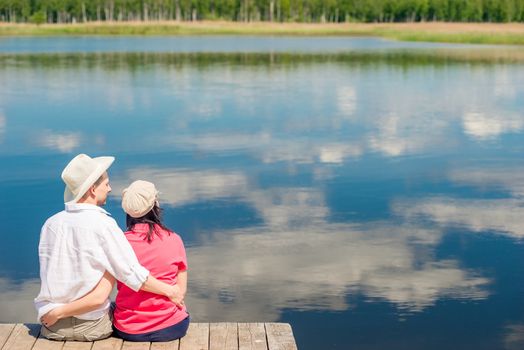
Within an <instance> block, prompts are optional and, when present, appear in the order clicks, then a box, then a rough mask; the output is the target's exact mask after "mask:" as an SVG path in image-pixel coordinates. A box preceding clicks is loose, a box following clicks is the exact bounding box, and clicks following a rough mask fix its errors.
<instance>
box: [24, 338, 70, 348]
mask: <svg viewBox="0 0 524 350" xmlns="http://www.w3.org/2000/svg"><path fill="white" fill-rule="evenodd" d="M63 347H64V342H63V341H57V340H49V339H46V338H44V337H43V336H40V337H38V339H37V340H36V342H35V344H34V345H33V349H32V350H62V348H63Z"/></svg>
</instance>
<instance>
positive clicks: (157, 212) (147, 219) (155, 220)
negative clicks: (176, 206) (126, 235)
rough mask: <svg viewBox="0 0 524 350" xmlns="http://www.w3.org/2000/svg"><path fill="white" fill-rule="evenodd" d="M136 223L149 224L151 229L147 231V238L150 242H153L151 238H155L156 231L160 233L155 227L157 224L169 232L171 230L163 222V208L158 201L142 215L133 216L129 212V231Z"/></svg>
mask: <svg viewBox="0 0 524 350" xmlns="http://www.w3.org/2000/svg"><path fill="white" fill-rule="evenodd" d="M136 224H148V225H149V231H148V232H147V234H146V238H145V240H147V241H148V242H151V240H152V239H153V233H155V234H156V235H160V232H158V231H157V227H155V225H158V226H160V228H162V229H163V230H166V231H168V232H170V231H171V230H170V229H168V228H167V227H166V226H165V225H164V224H163V223H162V208H160V207H159V206H158V204H157V203H155V205H154V206H153V208H152V209H151V210H150V211H149V212H148V213H147V214H146V215H144V216H142V217H139V218H133V217H131V216H129V214H127V215H126V226H127V230H128V231H133V227H134V226H135V225H136Z"/></svg>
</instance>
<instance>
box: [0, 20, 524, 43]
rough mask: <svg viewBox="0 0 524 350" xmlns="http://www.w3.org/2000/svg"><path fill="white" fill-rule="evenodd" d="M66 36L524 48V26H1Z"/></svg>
mask: <svg viewBox="0 0 524 350" xmlns="http://www.w3.org/2000/svg"><path fill="white" fill-rule="evenodd" d="M54 35H57V36H68V35H290V36H375V37H382V38H387V39H393V40H402V41H427V42H447V43H471V44H505V45H524V23H447V22H418V23H337V24H334V23H323V24H319V23H268V22H249V23H244V22H227V21H197V22H176V21H164V22H88V23H76V24H41V25H36V24H12V23H1V22H0V37H11V36H54Z"/></svg>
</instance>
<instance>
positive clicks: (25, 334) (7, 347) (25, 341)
mask: <svg viewBox="0 0 524 350" xmlns="http://www.w3.org/2000/svg"><path fill="white" fill-rule="evenodd" d="M39 334H40V325H39V324H30V323H28V324H21V323H19V324H17V325H16V326H15V328H14V329H13V331H12V332H11V334H10V336H9V338H7V340H6V342H5V344H4V346H3V347H2V350H31V348H32V347H33V344H34V343H35V342H36V339H37V338H38V335H39Z"/></svg>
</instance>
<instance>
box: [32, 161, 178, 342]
mask: <svg viewBox="0 0 524 350" xmlns="http://www.w3.org/2000/svg"><path fill="white" fill-rule="evenodd" d="M113 161H114V157H98V158H91V157H89V156H87V155H85V154H79V155H78V156H76V157H75V158H73V159H72V160H71V161H70V162H69V164H68V165H67V166H66V167H65V169H64V171H63V172H62V180H63V181H64V182H65V184H66V188H65V192H64V202H65V210H64V211H61V212H60V213H57V214H55V215H54V216H52V217H51V218H49V219H48V220H47V221H46V222H45V224H44V226H43V227H42V231H41V234H40V244H39V247H38V254H39V258H40V279H41V288H40V293H39V294H38V296H37V297H36V298H35V307H36V309H37V311H38V320H39V321H42V322H43V327H42V335H44V336H45V337H47V338H50V339H56V340H79V341H92V340H96V339H102V338H106V337H108V336H109V335H111V331H112V327H111V326H112V325H111V315H110V302H109V299H108V295H109V292H110V291H111V289H112V287H113V284H114V278H113V277H112V276H114V277H115V278H116V279H118V280H119V281H121V282H122V283H124V284H125V285H127V286H128V287H129V288H131V289H133V290H135V291H138V290H144V291H147V292H151V293H155V294H159V295H163V296H166V297H167V298H169V299H171V301H173V302H174V303H175V304H177V305H181V304H182V303H183V295H182V294H181V293H180V289H179V288H178V286H176V285H174V286H171V285H168V284H166V283H163V282H161V281H158V280H157V279H155V278H154V277H153V276H151V275H150V274H149V271H148V270H147V269H145V268H144V267H143V266H141V265H140V264H139V262H138V260H137V258H136V256H135V254H134V252H133V250H132V248H131V245H130V244H129V243H128V241H127V240H126V238H125V237H124V233H123V232H122V230H121V229H120V228H119V227H118V225H117V224H116V222H115V220H114V219H113V218H111V217H110V214H109V213H108V212H107V211H105V210H104V209H102V206H103V205H104V204H105V203H106V200H107V195H108V194H109V192H111V186H110V184H109V177H108V175H107V169H109V167H110V166H111V164H112V163H113ZM90 292H91V293H90ZM73 301H75V302H74V303H72V304H71V302H73ZM68 303H69V304H68ZM57 310H59V311H57ZM49 315H52V316H49ZM57 321H58V322H57Z"/></svg>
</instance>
